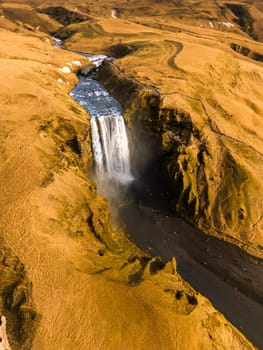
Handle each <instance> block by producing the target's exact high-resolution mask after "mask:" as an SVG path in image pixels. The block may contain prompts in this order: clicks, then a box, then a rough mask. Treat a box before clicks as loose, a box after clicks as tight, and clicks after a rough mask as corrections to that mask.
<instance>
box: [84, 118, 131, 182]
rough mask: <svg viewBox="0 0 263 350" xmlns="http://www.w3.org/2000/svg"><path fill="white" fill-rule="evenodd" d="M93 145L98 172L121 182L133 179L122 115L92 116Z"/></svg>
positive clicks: (102, 175)
mask: <svg viewBox="0 0 263 350" xmlns="http://www.w3.org/2000/svg"><path fill="white" fill-rule="evenodd" d="M91 127H92V147H93V153H94V158H95V167H96V173H97V175H98V176H99V177H104V176H105V174H107V176H108V178H109V179H110V180H113V181H117V182H120V183H124V184H125V183H127V182H130V181H131V180H132V175H131V169H130V154H129V145H128V138H127V134H126V128H125V123H124V120H123V117H122V115H108V116H99V117H95V118H92V121H91Z"/></svg>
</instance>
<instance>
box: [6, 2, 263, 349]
mask: <svg viewBox="0 0 263 350" xmlns="http://www.w3.org/2000/svg"><path fill="white" fill-rule="evenodd" d="M55 3H56V5H63V6H67V7H68V8H69V9H71V10H78V11H79V12H80V13H82V14H87V12H85V11H86V10H87V4H86V3H84V2H82V1H72V2H70V6H68V5H69V4H68V2H66V1H56V2H55ZM99 3H100V6H98V2H95V1H94V2H90V3H89V5H88V7H89V12H88V16H91V17H92V20H89V21H87V22H83V23H79V24H71V25H70V26H69V28H67V29H69V30H73V31H76V33H75V34H73V35H72V36H70V37H69V38H68V39H67V40H66V41H65V46H66V47H67V48H68V49H71V50H83V51H87V52H99V53H103V52H107V50H108V47H110V46H112V45H113V44H118V43H126V44H131V45H133V46H135V47H136V48H137V51H136V52H135V53H134V54H133V55H129V56H126V57H124V58H122V59H119V60H117V61H116V65H117V66H118V67H120V68H121V69H122V70H123V71H124V72H125V74H126V75H127V76H129V77H131V78H133V79H136V80H137V81H139V82H141V83H143V84H147V85H154V86H155V87H156V88H157V90H158V91H159V92H160V95H161V97H162V100H161V101H162V105H161V107H162V108H163V109H164V108H166V107H169V108H174V107H175V106H176V108H180V109H183V110H185V111H187V112H189V113H190V114H191V118H192V120H193V122H194V123H195V124H196V125H197V127H198V128H199V129H200V130H201V132H202V134H203V135H207V137H208V142H207V147H209V148H210V149H211V153H212V154H213V157H212V159H213V161H212V163H211V164H212V165H211V167H210V168H208V170H207V171H208V176H210V177H213V178H214V180H213V181H214V183H215V186H214V187H213V188H211V189H209V191H211V192H210V193H209V198H210V200H211V203H212V204H211V207H208V208H207V210H208V216H209V217H211V221H210V224H211V231H213V230H212V228H213V225H216V224H215V222H214V221H215V218H214V217H213V215H215V214H214V210H215V209H214V206H213V203H215V201H216V200H217V198H216V191H215V188H217V189H218V188H219V187H220V186H221V182H220V181H219V179H217V174H218V167H220V162H221V161H222V158H221V154H222V149H223V150H224V149H227V150H228V152H229V153H230V154H231V155H232V157H233V158H234V159H235V164H238V166H239V167H240V168H241V169H242V170H243V169H245V170H244V172H245V174H246V175H245V176H246V177H247V180H246V181H245V182H244V184H241V185H240V187H241V189H240V191H239V195H240V198H238V200H237V202H238V203H237V205H241V204H242V205H243V206H244V210H245V212H246V218H245V220H244V221H245V222H244V224H240V223H238V221H237V220H236V219H235V218H233V220H232V222H231V225H229V226H228V224H227V222H225V221H224V220H225V218H224V211H225V210H227V208H228V206H229V205H232V204H233V203H234V202H235V201H236V199H233V200H230V201H229V202H228V198H227V197H224V196H226V194H225V191H226V190H227V189H226V190H224V189H222V193H223V194H222V197H221V198H220V199H222V205H219V206H218V213H217V214H218V216H219V217H222V220H221V221H220V225H222V228H223V229H224V232H225V234H226V239H228V238H227V237H228V236H229V240H231V239H233V238H234V239H235V240H236V241H235V243H236V244H238V245H241V246H242V244H248V245H249V249H250V250H251V251H252V252H253V253H254V254H255V255H258V256H260V255H261V252H262V251H261V250H260V249H261V248H260V247H262V241H263V233H262V222H261V221H260V218H262V217H260V215H262V194H263V186H262V141H263V140H262V129H263V126H262V111H263V98H262V97H263V96H262V95H263V89H262V85H263V83H262V81H263V68H262V67H263V64H262V63H261V62H256V61H254V60H252V59H250V58H249V57H244V56H242V55H240V54H239V53H236V52H234V51H232V50H231V49H230V47H229V45H230V43H232V42H234V43H237V44H239V43H242V45H243V46H246V47H249V48H250V49H251V50H252V51H255V52H258V53H261V54H263V47H262V44H261V43H260V42H259V41H258V42H256V41H253V40H252V39H251V38H250V37H249V36H248V35H247V34H244V33H243V32H241V30H239V29H235V30H232V29H231V28H230V29H229V28H228V27H226V26H225V25H222V24H219V23H218V22H220V21H221V18H219V20H217V16H220V14H219V13H218V12H217V11H218V7H217V6H216V5H211V7H209V9H208V10H209V11H210V12H211V14H212V15H213V16H214V17H215V20H214V22H213V23H215V25H214V28H212V27H211V25H210V24H209V21H208V20H207V18H206V17H205V19H202V18H199V16H198V15H195V16H191V13H193V11H194V13H197V14H199V13H200V12H202V11H201V10H202V9H203V10H205V9H206V4H205V3H201V5H199V4H195V3H194V2H191V1H189V2H187V4H186V3H184V5H183V7H184V8H185V9H187V8H188V9H189V8H190V10H189V11H188V12H187V11H186V13H185V14H184V15H182V16H181V18H179V17H178V18H177V17H176V16H177V15H176V11H175V12H171V9H172V8H173V6H175V5H174V3H173V2H171V4H170V5H169V6H168V7H167V6H166V5H167V4H166V3H165V2H163V1H160V2H157V1H156V2H152V1H149V2H146V1H145V4H144V5H145V6H142V5H141V3H140V2H135V1H134V2H131V3H130V4H129V2H125V3H124V4H123V6H122V10H121V11H120V15H118V16H119V18H117V19H113V18H112V17H111V12H110V11H111V9H112V8H115V7H116V8H117V7H120V6H119V5H118V4H119V2H116V1H107V2H103V1H101V2H99ZM152 3H154V6H156V7H154V6H153V5H152ZM220 3H221V2H220ZM176 4H177V5H176V6H179V8H180V4H181V6H182V2H180V1H178V2H176ZM32 5H33V6H34V7H36V6H37V5H38V6H40V7H43V6H47V5H54V2H53V1H46V2H44V1H31V2H30V1H15V2H8V3H4V2H1V3H0V74H1V84H0V116H1V119H0V140H1V142H0V149H1V152H0V183H1V191H0V205H1V217H0V228H1V231H0V232H1V241H0V243H1V249H2V250H1V251H2V253H1V256H2V257H3V258H2V262H1V264H2V265H1V266H0V271H3V273H2V274H1V275H0V283H1V284H0V285H1V288H0V291H1V298H0V301H1V302H0V313H1V314H6V315H7V331H8V337H9V342H10V345H11V348H12V349H17V350H18V349H34V350H42V349H43V350H44V349H45V350H48V349H50V350H51V349H52V350H54V349H57V350H64V349H65V350H66V349H67V350H70V349H72V350H73V349H79V350H88V349H91V350H93V349H103V350H104V349H105V350H106V349H107V350H108V349H134V350H138V349H142V350H143V349H148V348H149V347H150V348H151V349H158V350H160V349H165V350H170V349H171V350H172V349H178V350H184V349H185V350H187V349H191V350H192V349H193V350H195V349H196V350H199V349H211V350H212V349H213V350H215V349H218V350H221V349H227V350H228V349H253V348H254V347H253V345H252V344H250V342H249V341H248V340H246V339H245V337H244V336H243V335H242V334H241V333H240V332H239V331H238V330H237V329H235V328H234V327H233V326H232V325H231V324H230V323H229V322H228V321H227V320H226V319H225V318H224V317H223V315H222V314H220V313H219V312H218V311H217V310H215V308H214V307H213V306H212V304H211V303H210V302H209V301H208V300H207V299H206V298H204V297H203V296H201V295H200V294H198V293H196V292H195V291H194V290H193V289H192V288H191V287H190V286H189V284H187V283H186V282H185V281H183V280H182V278H181V277H180V276H179V274H178V273H177V272H176V262H175V261H174V260H173V261H172V262H169V263H167V265H166V266H165V268H163V269H160V268H159V267H158V260H156V258H151V257H149V256H148V255H147V254H145V253H143V252H142V251H140V250H139V249H138V248H137V247H136V246H134V245H133V244H132V243H131V242H130V241H129V240H128V238H127V237H126V236H125V234H124V232H123V228H122V227H119V226H117V225H116V224H114V223H113V222H111V220H110V213H109V210H108V205H107V202H106V200H105V198H104V197H103V196H99V195H97V193H96V186H95V184H94V182H93V181H91V180H90V179H89V178H88V176H87V169H88V167H90V166H91V163H92V154H91V143H90V132H89V130H90V129H89V116H88V115H87V113H86V112H85V111H84V110H83V109H82V108H81V107H79V106H78V105H77V104H76V103H75V102H74V101H73V100H72V99H71V98H70V97H69V95H68V93H69V91H70V90H71V89H72V88H73V86H74V85H75V84H76V83H77V78H76V75H75V73H74V71H76V70H77V69H78V65H77V64H75V66H74V64H73V66H72V67H73V70H72V72H71V73H69V74H66V73H62V72H61V71H59V69H60V68H62V67H64V66H66V65H67V63H72V62H74V61H78V60H80V61H81V64H84V63H85V61H84V59H83V58H81V57H80V56H79V55H77V54H75V53H73V52H70V51H66V50H59V49H56V48H54V47H53V42H52V39H51V37H50V36H49V35H48V34H46V33H44V32H42V31H41V30H44V31H45V32H50V31H55V30H58V29H59V28H62V26H61V24H59V23H58V22H57V21H55V20H54V19H50V18H49V17H48V16H47V15H43V14H41V15H39V14H38V12H37V8H35V9H34V10H32V7H31V6H32ZM190 5H191V6H190ZM189 6H190V7H189ZM200 6H201V10H200ZM75 8H77V9H75ZM156 9H157V10H158V11H157V10H156ZM252 10H253V11H254V13H255V14H256V15H255V16H256V18H257V21H256V25H257V28H258V29H257V30H258V33H262V32H261V30H262V27H261V23H262V22H260V19H261V18H262V17H260V16H262V12H261V4H260V2H255V4H254V5H253V8H252ZM191 11H192V12H191ZM1 13H2V15H1ZM117 14H118V11H117ZM169 14H170V15H169ZM174 16H175V18H176V20H175V19H174ZM205 16H207V13H205ZM209 16H210V15H209ZM201 17H202V16H201ZM41 26H42V27H41ZM87 33H89V34H87ZM260 35H261V34H260ZM178 43H180V45H182V50H181V51H180V52H178V51H179V50H178V47H179V46H178ZM68 66H69V65H68ZM200 101H201V102H202V103H201V104H200ZM203 106H205V109H206V111H207V112H208V114H209V116H212V121H213V123H214V124H213V125H214V126H215V129H216V130H217V132H216V133H215V132H214V131H213V130H212V129H211V124H209V121H208V119H207V115H206V114H205V112H204V110H203ZM219 106H222V108H221V107H219ZM230 116H231V117H230ZM76 138H77V140H78V142H79V144H80V145H81V149H82V153H81V156H80V155H79V154H76V153H75V152H74V150H73V149H72V148H71V147H70V146H69V145H70V142H68V141H70V140H72V139H76ZM219 145H220V146H219ZM195 146H196V144H195V140H193V143H192V145H188V146H187V149H186V152H185V155H184V156H185V157H188V158H187V159H190V161H189V164H191V159H192V158H191V155H192V154H195ZM213 146H214V147H213ZM184 156H183V155H181V157H184ZM193 158H194V156H193ZM190 170H191V169H190ZM248 174H249V177H248ZM193 176H194V175H193ZM189 181H190V182H191V181H193V182H194V178H193V179H192V178H191V175H190V180H189ZM217 186H218V187H217ZM233 186H234V185H233ZM235 188H236V187H235ZM192 191H193V192H194V189H193V188H192ZM229 196H230V197H231V194H229ZM209 210H210V212H209ZM235 213H236V212H235V208H233V215H235ZM213 220H214V221H213ZM205 224H207V222H205V223H204V225H203V224H202V222H200V227H205ZM202 225H203V226H202ZM242 225H243V226H242ZM253 225H254V226H253ZM240 226H241V229H240ZM252 226H253V227H252ZM244 227H246V234H244V233H243V232H244ZM208 232H210V231H209V230H208ZM212 233H213V234H217V232H216V231H213V232H212ZM16 257H17V258H16ZM16 259H18V260H16ZM7 261H9V263H8V262H7ZM14 261H15V262H14ZM17 261H20V262H21V263H22V264H23V265H24V268H25V274H22V273H21V271H20V270H19V269H18V268H17V264H18V263H17ZM156 266H157V267H156ZM6 271H7V272H6ZM9 271H11V272H9ZM7 291H8V293H9V294H8V295H9V298H11V300H12V302H11V304H10V302H7V301H6V299H5V298H6V293H7ZM178 293H179V294H178ZM179 295H180V297H178V296H179ZM8 300H10V299H8ZM30 310H33V311H34V313H33V312H31V311H30ZM29 311H30V312H29ZM21 315H22V316H21ZM32 315H34V316H32ZM19 320H20V321H19ZM21 320H22V321H21ZM12 322H14V324H16V325H17V326H16V327H17V328H16V327H15V326H11V325H10V328H8V325H9V324H11V323H12ZM19 322H20V323H19ZM19 330H22V331H21V332H20V334H19Z"/></svg>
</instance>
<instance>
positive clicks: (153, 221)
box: [70, 54, 263, 349]
mask: <svg viewBox="0 0 263 350" xmlns="http://www.w3.org/2000/svg"><path fill="white" fill-rule="evenodd" d="M86 56H87V57H88V58H89V59H90V60H91V61H93V62H94V63H95V64H96V66H97V67H98V66H99V65H100V63H101V62H102V60H104V59H105V56H103V55H88V54H87V55H86ZM79 79H80V80H79V83H78V85H77V86H76V87H75V88H74V89H73V90H72V91H71V93H70V95H71V96H72V98H74V99H75V100H76V101H77V102H78V103H79V104H80V105H82V106H83V107H84V108H85V109H86V110H87V111H88V112H89V114H90V115H91V131H92V148H93V154H94V161H95V164H94V165H95V172H96V181H97V183H98V188H99V190H100V191H101V192H103V191H104V188H103V186H102V185H101V184H103V182H104V181H106V182H111V183H114V184H120V185H122V188H125V187H129V186H128V185H129V184H130V183H131V182H132V181H133V177H132V174H131V169H130V155H129V145H128V138H127V133H126V130H125V124H124V120H123V117H122V109H121V106H120V104H119V103H118V101H116V100H115V99H114V98H113V97H111V96H110V95H109V93H108V92H107V91H106V90H105V88H104V87H103V85H101V84H100V83H99V82H97V81H96V80H94V79H93V77H92V75H91V76H89V77H84V76H80V77H79ZM146 181H147V179H146ZM123 186H124V187H123ZM153 186H157V187H158V186H161V184H160V183H158V184H157V183H156V184H154V185H153ZM146 187H147V185H145V186H144V188H145V189H146ZM145 192H147V193H149V192H151V189H149V190H148V189H147V190H145ZM159 192H160V191H159V190H158V191H157V193H159ZM135 197H137V198H135V199H134V202H133V204H131V205H127V206H126V207H125V208H123V213H122V218H123V220H125V222H126V225H127V229H128V231H129V233H130V235H131V237H132V239H133V240H134V241H135V242H136V243H137V244H138V245H139V246H140V247H142V248H143V249H145V250H148V251H149V252H150V253H151V254H154V255H159V256H161V257H162V259H163V260H164V261H166V260H167V259H170V258H171V257H172V256H175V257H176V260H177V266H178V272H179V273H180V274H181V275H182V276H183V277H184V278H185V279H186V280H188V281H189V283H190V284H192V286H193V287H194V288H196V289H197V290H198V291H199V292H201V293H202V294H204V295H206V296H207V297H208V298H209V299H210V301H211V302H212V303H213V304H214V305H215V306H216V307H217V308H218V309H219V310H220V311H221V312H222V313H223V314H224V315H225V316H226V317H227V318H228V319H229V320H230V321H231V322H232V323H233V324H234V325H235V326H236V327H237V328H239V329H240V330H241V331H242V332H243V333H244V334H245V335H246V336H247V337H248V338H249V339H250V340H251V341H252V342H253V343H254V344H255V345H257V346H258V347H259V349H263V330H262V325H263V306H262V304H259V303H257V302H255V301H254V300H252V299H250V298H249V297H247V296H245V295H243V294H242V293H241V292H240V291H239V290H238V288H236V287H234V286H233V284H232V285H231V281H230V282H229V280H227V279H226V278H225V280H224V276H223V275H222V276H220V275H218V274H217V273H214V272H212V271H211V269H210V270H209V268H208V265H209V264H211V265H212V264H214V265H215V261H216V260H215V259H216V258H217V257H218V256H216V254H217V255H218V254H221V253H220V252H223V254H222V256H223V258H222V259H221V260H220V261H217V263H216V264H222V265H223V264H225V266H227V268H229V269H231V268H232V267H233V266H232V265H231V264H232V261H233V259H236V258H237V257H238V258H239V259H241V258H240V254H241V253H242V252H240V251H239V250H238V249H239V248H237V247H233V249H232V247H230V248H229V247H228V246H227V245H226V243H225V242H221V243H222V244H221V245H218V242H217V241H214V238H211V239H210V238H208V239H207V238H206V236H205V235H204V234H202V233H200V232H198V231H197V230H196V229H195V228H193V227H192V226H191V225H189V224H187V223H186V222H184V221H183V220H180V219H179V218H176V217H174V216H173V215H171V213H167V211H163V209H162V208H161V207H159V208H158V207H156V206H152V205H151V201H150V202H149V201H147V205H146V201H145V203H144V194H143V196H141V194H140V193H139V194H136V196H135ZM156 201H157V202H158V203H159V202H160V199H158V198H157V199H156ZM152 203H153V202H152ZM155 204H156V203H155ZM153 208H154V209H153ZM202 235H203V236H202ZM215 240H216V239H215ZM208 241H209V242H208ZM218 247H219V248H218ZM213 249H214V251H215V253H214V254H215V255H214V256H213V254H212V253H213ZM209 251H210V253H209V254H208V252H209ZM211 252H212V253H211ZM224 254H225V256H226V258H225V261H224ZM231 259H232V260H231ZM242 259H243V258H242ZM246 260H247V257H244V259H243V260H242V261H243V262H242V263H240V264H244V265H242V266H246V271H245V270H244V271H245V272H244V274H245V275H244V278H247V279H249V278H250V279H253V278H255V274H256V273H259V272H262V269H263V267H262V266H261V265H260V264H259V265H257V267H255V266H254V265H253V263H249V262H248V261H246ZM245 264H247V265H245ZM249 264H250V265H249ZM256 268H257V269H258V270H256ZM218 271H221V270H218ZM222 271H223V270H222ZM251 271H252V272H251ZM222 274H223V273H222Z"/></svg>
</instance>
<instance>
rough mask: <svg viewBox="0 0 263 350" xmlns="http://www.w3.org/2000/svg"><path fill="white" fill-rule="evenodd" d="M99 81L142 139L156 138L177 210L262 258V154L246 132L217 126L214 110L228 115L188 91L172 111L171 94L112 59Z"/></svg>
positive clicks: (224, 116) (226, 115)
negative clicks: (139, 80) (140, 131)
mask: <svg viewBox="0 0 263 350" xmlns="http://www.w3.org/2000/svg"><path fill="white" fill-rule="evenodd" d="M98 79H100V80H102V81H103V83H104V84H105V85H106V86H107V87H108V88H109V89H110V90H111V91H112V93H113V94H114V95H115V96H116V97H117V98H118V99H119V100H120V101H121V102H122V104H123V106H124V108H125V116H126V119H127V121H128V123H129V124H130V125H131V127H132V128H135V129H136V128H138V121H140V122H141V125H142V127H143V130H144V131H143V133H144V135H140V137H144V138H148V139H149V143H151V142H152V143H154V141H153V140H155V143H157V144H158V145H159V148H160V149H161V150H162V152H163V156H162V164H161V165H160V166H163V167H165V169H166V171H167V174H168V178H169V180H170V188H171V190H172V192H173V203H172V205H173V207H174V209H175V210H176V212H177V213H178V214H179V215H180V216H183V217H184V218H186V219H187V220H188V221H190V222H192V223H194V224H195V225H196V226H198V227H199V228H201V229H202V230H204V231H205V232H207V233H210V234H213V235H216V236H217V237H219V238H221V239H224V240H227V241H229V242H231V243H234V244H236V245H238V246H239V247H241V248H242V249H244V250H246V251H248V252H249V253H250V254H252V255H255V256H258V257H261V258H262V257H263V250H262V249H263V247H262V241H263V236H262V217H261V215H262V213H261V200H262V195H263V188H262V182H261V175H260V173H261V170H262V153H261V151H260V148H259V147H257V144H255V146H254V145H252V143H251V142H250V140H248V142H247V141H246V139H245V136H244V134H243V135H242V136H243V138H239V137H236V136H235V135H233V136H232V135H231V134H229V133H228V132H226V133H225V131H222V129H221V127H218V124H217V119H215V118H214V117H212V115H213V114H212V113H214V112H215V109H217V112H216V113H217V114H220V113H221V114H223V118H224V119H226V120H230V122H229V124H231V123H233V121H232V120H231V119H232V118H233V116H231V115H229V114H228V112H227V111H226V110H224V108H223V106H221V105H219V104H218V103H217V102H216V101H215V100H212V99H207V100H206V97H200V98H199V97H191V96H189V98H188V97H187V99H188V101H187V103H188V106H187V105H185V109H182V108H178V107H177V103H176V99H175V98H174V96H172V95H169V94H167V95H165V96H162V94H160V93H158V92H157V90H155V89H154V88H152V87H147V85H146V86H143V85H142V84H140V83H138V84H137V83H136V81H135V80H134V79H131V78H130V79H129V78H128V77H126V76H125V74H124V73H123V72H122V71H121V70H120V69H118V67H114V65H112V64H111V63H105V64H104V67H103V69H102V70H101V72H99V74H98ZM251 103H252V102H251ZM178 105H179V106H181V105H182V101H179V103H178ZM212 106H213V107H212ZM218 120H219V123H221V121H220V119H219V118H218ZM226 123H227V122H226ZM234 123H235V122H234ZM222 125H223V124H222ZM236 127H237V128H238V127H239V126H238V125H236ZM223 128H225V126H224V125H223ZM225 130H226V129H225ZM133 135H135V136H134V140H132V144H134V143H135V144H136V142H138V144H140V140H139V139H137V140H136V130H134V132H133ZM136 151H139V150H138V149H137V150H136Z"/></svg>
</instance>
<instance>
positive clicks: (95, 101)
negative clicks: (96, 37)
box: [70, 55, 133, 184]
mask: <svg viewBox="0 0 263 350" xmlns="http://www.w3.org/2000/svg"><path fill="white" fill-rule="evenodd" d="M86 56H87V57H88V58H89V60H90V61H92V62H93V63H94V64H95V65H96V66H97V67H98V66H99V65H100V64H101V63H102V61H103V60H104V59H105V58H106V56H103V55H86ZM70 95H71V96H72V97H73V98H74V99H75V100H76V101H77V102H79V104H81V105H82V106H83V107H84V108H86V109H87V111H88V112H89V114H90V115H91V120H90V122H91V136H92V149H93V155H94V163H95V171H96V175H97V178H98V181H102V182H103V181H105V180H107V179H109V180H110V181H112V182H114V183H117V184H118V183H119V184H127V183H129V182H131V181H132V180H133V177H132V175H131V169H130V154H129V144H128V137H127V133H126V128H125V123H124V119H123V116H122V109H121V106H120V104H119V102H118V101H116V100H115V99H114V98H113V97H112V96H110V95H109V93H108V92H107V91H106V90H105V88H104V87H103V85H101V84H100V83H99V82H97V81H96V80H94V79H92V77H80V82H79V84H78V85H77V86H76V87H75V88H74V89H73V90H72V92H71V93H70Z"/></svg>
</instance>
